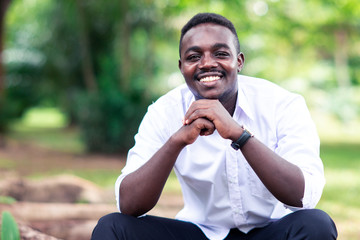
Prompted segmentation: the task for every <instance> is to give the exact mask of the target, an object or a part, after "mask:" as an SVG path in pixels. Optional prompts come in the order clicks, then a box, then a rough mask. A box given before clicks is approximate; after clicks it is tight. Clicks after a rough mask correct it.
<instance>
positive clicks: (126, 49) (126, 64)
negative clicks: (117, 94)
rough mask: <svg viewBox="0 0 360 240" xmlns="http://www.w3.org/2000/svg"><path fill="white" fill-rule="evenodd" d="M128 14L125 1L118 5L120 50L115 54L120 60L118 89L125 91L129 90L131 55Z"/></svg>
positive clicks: (127, 5)
mask: <svg viewBox="0 0 360 240" xmlns="http://www.w3.org/2000/svg"><path fill="white" fill-rule="evenodd" d="M128 12H129V3H128V1H127V0H122V1H121V4H120V14H121V18H120V19H121V20H120V29H119V30H120V31H119V32H120V34H119V38H118V40H117V41H118V43H119V44H120V46H119V47H118V49H119V50H120V51H119V52H118V53H117V54H118V56H119V59H120V68H119V69H120V73H119V75H120V79H119V81H120V82H119V87H120V89H122V90H124V91H127V90H129V89H130V76H131V68H132V61H131V59H132V58H131V53H130V37H131V29H130V27H131V26H130V19H129V17H128Z"/></svg>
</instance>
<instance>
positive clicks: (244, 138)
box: [231, 126, 254, 150]
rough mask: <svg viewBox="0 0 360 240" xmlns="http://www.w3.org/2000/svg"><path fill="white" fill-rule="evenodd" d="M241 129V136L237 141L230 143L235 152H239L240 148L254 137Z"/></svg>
mask: <svg viewBox="0 0 360 240" xmlns="http://www.w3.org/2000/svg"><path fill="white" fill-rule="evenodd" d="M241 128H242V129H243V130H244V131H243V133H242V134H241V136H240V137H239V139H238V140H236V141H234V142H232V143H231V146H232V147H233V148H234V149H235V150H239V149H240V148H242V147H243V146H244V145H245V143H246V142H247V141H248V140H249V139H250V138H251V137H253V136H254V135H253V134H252V133H251V132H250V131H249V130H247V129H246V128H245V127H244V126H241Z"/></svg>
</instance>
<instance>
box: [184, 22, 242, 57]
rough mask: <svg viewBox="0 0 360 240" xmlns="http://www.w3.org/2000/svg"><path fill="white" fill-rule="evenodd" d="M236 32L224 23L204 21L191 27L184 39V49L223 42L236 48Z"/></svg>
mask: <svg viewBox="0 0 360 240" xmlns="http://www.w3.org/2000/svg"><path fill="white" fill-rule="evenodd" d="M234 40H235V37H234V34H233V33H232V32H231V31H230V29H228V28H227V27H224V26H222V25H218V24H213V23H203V24H199V25H197V26H195V27H193V28H191V29H190V30H189V31H188V32H187V33H186V34H185V35H184V37H183V39H182V44H181V45H182V46H181V48H182V51H186V49H187V48H190V47H193V46H200V47H201V46H204V45H207V44H210V45H211V44H216V43H223V44H227V45H228V46H229V47H230V48H231V49H234V50H235V44H234Z"/></svg>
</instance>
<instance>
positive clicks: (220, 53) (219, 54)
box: [214, 51, 230, 58]
mask: <svg viewBox="0 0 360 240" xmlns="http://www.w3.org/2000/svg"><path fill="white" fill-rule="evenodd" d="M214 55H215V57H218V58H226V57H228V56H230V54H229V53H228V52H224V51H217V52H215V54H214Z"/></svg>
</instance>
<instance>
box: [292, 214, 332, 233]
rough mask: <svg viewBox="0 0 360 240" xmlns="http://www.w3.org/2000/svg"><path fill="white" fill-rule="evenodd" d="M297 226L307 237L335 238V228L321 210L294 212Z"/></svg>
mask: <svg viewBox="0 0 360 240" xmlns="http://www.w3.org/2000/svg"><path fill="white" fill-rule="evenodd" d="M295 214H296V215H298V216H297V219H298V221H297V223H298V224H300V225H301V226H298V227H300V228H301V229H302V231H303V232H304V233H306V235H308V236H309V237H310V238H309V239H336V238H337V230H336V226H335V223H334V221H333V220H332V219H331V217H330V216H329V215H328V214H327V213H325V212H324V211H322V210H319V209H308V210H301V211H298V212H296V213H295Z"/></svg>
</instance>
